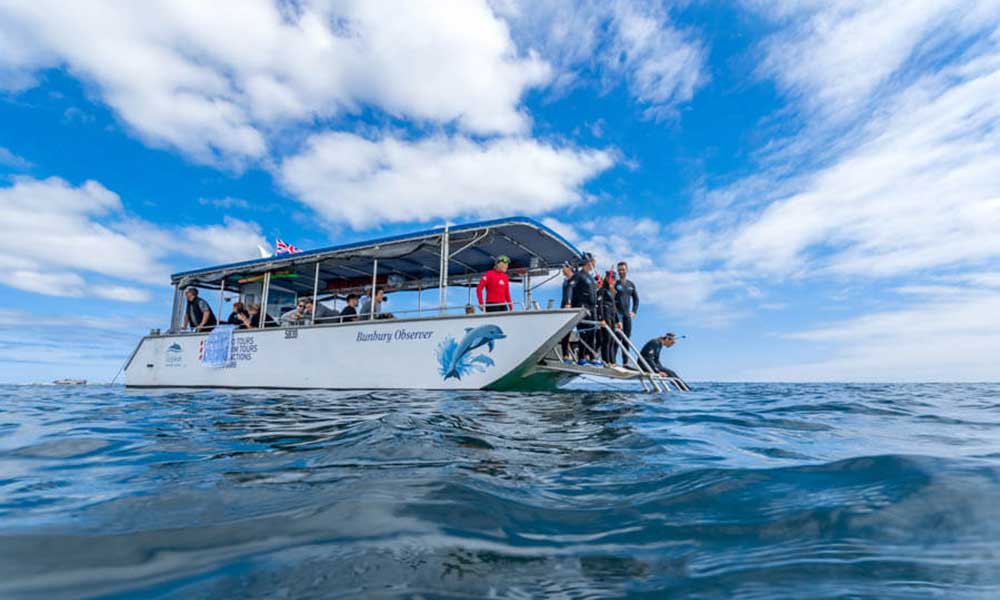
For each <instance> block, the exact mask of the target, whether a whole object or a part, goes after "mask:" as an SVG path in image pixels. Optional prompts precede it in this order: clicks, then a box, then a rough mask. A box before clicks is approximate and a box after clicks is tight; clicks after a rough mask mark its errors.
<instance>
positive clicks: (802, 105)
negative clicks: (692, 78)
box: [667, 3, 1000, 380]
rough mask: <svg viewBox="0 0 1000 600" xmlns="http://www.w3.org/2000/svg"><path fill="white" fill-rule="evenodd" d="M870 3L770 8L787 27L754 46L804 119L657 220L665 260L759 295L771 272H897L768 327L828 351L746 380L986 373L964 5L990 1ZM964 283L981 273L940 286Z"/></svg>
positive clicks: (991, 194) (985, 56) (985, 78)
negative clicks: (818, 313) (831, 318)
mask: <svg viewBox="0 0 1000 600" xmlns="http://www.w3.org/2000/svg"><path fill="white" fill-rule="evenodd" d="M940 4H942V5H945V9H946V10H948V5H947V3H940ZM776 6H779V7H785V6H787V4H779V5H776ZM803 6H805V8H803ZM831 6H832V5H831ZM885 6H887V5H885V4H868V3H864V4H861V3H847V4H838V5H836V7H835V8H829V7H828V5H827V4H821V3H816V4H811V3H797V4H795V5H794V7H792V8H789V9H788V11H787V12H786V13H783V14H782V15H781V17H782V18H787V19H790V20H791V24H790V25H788V29H786V30H784V31H782V32H779V33H777V34H775V36H774V37H772V38H771V39H770V40H769V41H768V42H767V43H766V44H765V46H766V49H767V53H768V56H769V57H771V58H770V62H769V63H768V65H767V69H768V72H769V73H770V75H771V76H773V77H774V78H776V79H777V80H778V82H779V85H781V86H784V89H785V90H786V91H788V92H791V93H790V97H791V99H792V104H791V106H792V107H795V108H798V109H800V114H801V115H802V116H803V118H804V120H805V121H804V122H805V125H804V127H802V128H800V129H799V130H798V131H797V132H796V133H795V134H794V135H793V136H792V137H790V138H789V139H786V140H781V141H780V142H779V143H778V144H777V145H779V146H784V147H785V148H786V149H789V148H790V149H792V151H787V152H784V153H783V155H782V160H781V161H780V162H779V161H775V160H773V156H771V155H768V154H767V152H769V149H768V148H765V150H764V153H765V154H764V159H763V167H762V169H761V170H760V171H758V172H757V173H755V174H753V175H752V176H750V177H747V178H745V179H742V180H738V181H736V182H735V183H733V184H731V185H729V186H727V187H725V188H721V189H716V190H710V191H708V192H707V193H706V194H704V195H703V196H700V197H698V198H697V202H696V209H695V212H694V214H693V215H692V216H691V218H689V219H684V220H681V221H680V222H678V223H675V224H674V225H672V226H671V227H670V230H671V232H672V234H673V235H672V236H671V237H672V241H671V243H670V244H669V247H668V250H667V254H668V255H669V256H671V257H673V258H675V259H676V261H677V262H676V263H675V264H678V265H683V266H684V267H686V268H687V269H689V270H702V271H708V272H712V273H724V274H729V275H734V276H736V277H737V278H738V281H739V282H740V285H742V286H757V287H759V288H760V289H761V290H763V292H764V293H765V294H767V293H768V292H769V291H771V290H773V289H774V288H776V287H777V286H780V285H781V284H782V283H783V282H784V281H785V280H786V279H792V280H794V281H800V282H808V283H810V284H813V283H815V284H817V285H821V284H825V285H830V284H833V285H838V284H840V285H845V284H846V285H850V284H851V283H852V282H856V281H858V280H862V281H864V282H877V281H890V282H893V283H894V284H898V282H900V281H906V282H908V284H907V285H905V286H903V287H902V288H901V289H899V290H898V291H899V294H900V295H901V296H905V297H904V298H902V299H901V300H899V301H898V307H897V308H893V309H884V308H883V309H880V310H878V311H874V312H870V313H867V314H865V313H862V314H858V315H856V316H854V317H852V318H851V319H847V320H843V321H838V322H834V323H831V324H828V325H827V326H824V327H819V328H811V329H808V330H804V331H800V332H797V333H793V334H789V335H787V336H785V337H784V338H783V339H786V340H789V341H795V342H799V343H809V344H813V345H818V346H819V347H821V348H824V349H825V350H826V351H827V352H828V353H829V355H830V358H828V359H824V360H820V361H815V362H811V363H809V364H802V365H791V366H787V367H781V368H777V369H771V370H767V371H759V372H754V373H749V374H748V376H750V377H753V378H757V377H763V378H768V379H810V380H815V379H826V380H844V379H855V380H908V379H919V380H928V379H931V380H932V379H951V378H959V379H995V378H996V370H995V365H994V364H993V363H994V362H995V360H993V359H992V357H994V356H996V355H997V352H998V350H1000V348H998V347H997V346H996V342H995V340H996V339H1000V337H998V335H997V334H998V326H1000V325H998V323H997V322H996V319H995V318H994V317H993V315H996V314H998V313H997V310H996V309H997V306H996V293H997V292H996V290H995V289H987V288H985V287H982V286H983V285H984V283H983V282H985V281H987V280H988V278H989V277H990V276H991V275H990V274H991V273H993V274H995V265H996V264H997V263H998V261H1000V235H997V232H998V231H1000V179H997V177H996V176H995V173H997V172H1000V135H998V132H1000V105H998V104H997V103H996V102H995V101H994V99H995V98H996V97H997V95H998V94H1000V30H998V29H997V26H996V23H997V19H996V18H992V19H987V20H985V21H977V20H975V19H972V15H973V13H975V14H977V15H980V16H982V15H983V14H985V13H984V11H987V9H988V7H990V6H991V7H993V9H996V7H997V5H996V4H995V3H993V4H990V5H987V4H982V3H969V4H963V5H962V6H960V7H958V6H952V7H951V11H950V12H948V13H947V14H945V15H942V14H939V13H938V12H937V11H938V10H939V8H938V4H934V3H905V4H899V5H891V7H890V9H886V8H885ZM892 8H895V9H897V10H898V11H899V12H900V14H898V15H895V14H893V15H892V16H891V17H890V16H888V15H887V14H885V13H884V12H883V11H885V10H889V11H890V12H891V9H892ZM803 11H804V12H805V15H806V16H804V17H803ZM897 17H898V18H897ZM803 18H804V19H805V21H804V22H800V21H796V19H803ZM796 23H798V24H796ZM883 26H884V27H885V28H886V29H887V30H888V31H886V33H885V35H884V36H883V35H881V34H880V33H879V32H880V31H881V27H883ZM812 34H815V35H812ZM845 40H851V43H847V42H846V41H845ZM827 105H831V106H832V107H833V108H828V106H827ZM772 145H773V144H772ZM931 278H934V279H935V280H942V281H945V280H944V279H943V278H952V280H951V282H950V283H948V282H947V281H946V283H945V284H935V285H933V286H929V285H927V284H926V281H927V280H929V279H931ZM972 279H976V281H977V282H978V285H980V286H981V287H980V288H975V287H969V288H968V289H964V288H963V289H962V290H961V291H960V293H957V292H955V290H951V291H950V292H949V293H944V292H943V290H942V285H945V286H946V287H947V286H949V285H954V284H955V283H956V282H959V283H961V282H962V281H965V280H969V281H971V280H972ZM865 289H869V288H868V287H867V286H866V288H865ZM716 297H717V296H715V295H713V296H711V298H712V299H715V298H716ZM853 299H854V297H853V296H852V295H850V293H849V294H848V296H847V297H845V298H843V299H842V302H843V303H845V304H847V305H850V304H851V302H852V300H853ZM757 304H759V302H757Z"/></svg>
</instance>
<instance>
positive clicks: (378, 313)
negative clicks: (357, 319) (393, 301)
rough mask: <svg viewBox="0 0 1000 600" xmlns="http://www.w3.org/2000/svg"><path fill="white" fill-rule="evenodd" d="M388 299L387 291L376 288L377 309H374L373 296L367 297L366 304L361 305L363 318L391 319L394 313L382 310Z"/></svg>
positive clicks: (365, 319)
mask: <svg viewBox="0 0 1000 600" xmlns="http://www.w3.org/2000/svg"><path fill="white" fill-rule="evenodd" d="M388 301H389V299H388V298H386V297H385V292H384V291H383V290H382V289H377V290H375V309H374V310H372V298H371V297H370V296H369V297H368V298H365V302H364V304H362V305H361V320H362V321H367V320H369V319H371V318H372V317H374V318H376V319H391V318H392V313H387V312H382V303H383V302H388Z"/></svg>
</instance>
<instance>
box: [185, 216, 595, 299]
mask: <svg viewBox="0 0 1000 600" xmlns="http://www.w3.org/2000/svg"><path fill="white" fill-rule="evenodd" d="M445 255H447V256H448V260H447V262H445V260H444V256H445ZM501 255H506V256H507V257H509V258H510V260H511V265H510V270H509V274H510V277H511V279H512V280H515V281H517V280H520V279H521V278H523V277H524V276H526V275H527V276H529V277H530V275H532V274H539V273H547V272H549V271H551V270H553V269H557V268H559V267H560V266H561V265H562V264H563V263H564V262H570V263H574V264H575V263H577V262H579V259H580V251H579V250H577V249H576V248H575V247H574V246H573V244H571V243H569V242H568V241H566V239H564V238H563V237H562V236H560V235H559V234H558V233H556V232H555V231H553V230H552V229H550V228H548V227H546V226H545V225H542V224H541V223H539V222H538V221H536V220H534V219H531V218H528V217H511V218H507V219H497V220H492V221H482V222H478V223H468V224H464V225H456V226H449V227H438V228H435V229H429V230H426V231H418V232H414V233H409V234H404V235H397V236H392V237H386V238H382V239H376V240H370V241H363V242H357V243H352V244H344V245H340V246H331V247H328V248H320V249H317V250H309V251H306V252H300V253H297V254H284V255H279V256H273V257H270V258H261V259H256V260H248V261H243V262H238V263H233V264H228V265H221V266H217V267H211V268H206V269H197V270H194V271H186V272H183V273H177V274H174V275H173V276H172V277H171V283H173V284H174V285H176V286H181V287H183V286H187V285H195V286H199V287H208V288H219V287H224V288H225V289H227V290H228V289H233V288H234V287H236V286H238V285H241V284H244V283H248V282H252V281H257V280H260V279H262V278H263V276H264V274H266V273H270V274H271V278H272V279H274V278H280V279H282V285H283V286H286V287H291V288H295V289H299V288H301V291H306V290H313V289H316V290H317V291H319V292H320V293H322V292H339V291H346V290H351V289H357V288H363V287H365V286H366V285H370V284H371V283H372V281H373V276H375V277H377V283H378V285H385V286H386V287H388V288H391V289H397V290H402V289H427V288H430V287H438V286H439V285H440V286H445V285H459V286H469V285H476V283H477V282H478V278H479V274H481V273H483V272H484V271H487V270H489V269H490V268H492V267H493V266H494V264H495V263H496V259H497V257H499V256H501ZM314 280H315V281H314Z"/></svg>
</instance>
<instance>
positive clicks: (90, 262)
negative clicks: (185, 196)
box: [0, 177, 266, 302]
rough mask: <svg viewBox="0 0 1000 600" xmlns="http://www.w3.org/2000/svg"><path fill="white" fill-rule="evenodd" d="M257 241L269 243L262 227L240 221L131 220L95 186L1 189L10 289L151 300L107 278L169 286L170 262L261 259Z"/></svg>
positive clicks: (1, 256) (23, 183) (31, 182)
mask: <svg viewBox="0 0 1000 600" xmlns="http://www.w3.org/2000/svg"><path fill="white" fill-rule="evenodd" d="M257 244H266V241H265V240H264V238H263V236H261V234H260V228H259V227H258V226H257V225H256V224H253V223H247V222H244V221H239V220H236V219H226V221H225V224H224V225H204V226H191V227H181V228H173V229H169V228H160V227H156V226H154V225H152V224H149V223H146V222H144V221H137V220H128V219H127V218H126V217H125V213H124V209H123V207H122V203H121V200H120V198H119V197H118V195H117V194H115V193H114V192H111V191H110V190H108V189H107V188H105V187H104V186H102V185H101V184H100V183H97V182H95V181H87V182H85V183H83V184H82V185H80V186H76V187H74V186H73V185H71V184H69V183H67V182H66V181H64V180H62V179H59V178H55V177H52V178H49V179H44V180H38V179H31V178H26V177H21V178H16V179H14V180H13V182H12V183H11V185H9V186H7V187H0V267H2V268H4V269H7V270H9V277H7V278H5V279H4V284H5V285H8V286H11V287H14V288H18V289H21V290H25V291H30V292H34V293H39V294H46V295H52V296H68V297H80V296H84V295H96V296H99V297H104V298H109V299H113V300H119V301H125V302H145V301H147V300H148V299H149V298H150V294H149V292H148V291H146V290H143V289H140V288H136V287H133V286H125V285H121V284H118V283H112V282H108V281H106V280H107V279H108V278H113V279H118V280H123V281H126V282H132V283H139V284H164V283H165V282H166V281H167V275H168V270H169V269H168V267H167V266H166V265H165V264H164V260H165V259H166V258H168V257H171V256H177V255H184V256H194V257H198V258H200V259H203V260H205V261H206V262H209V261H214V262H231V261H236V260H242V259H247V258H253V257H256V256H257V250H256V248H257ZM84 275H87V276H90V277H93V276H97V277H98V280H93V279H91V280H87V279H85V277H84Z"/></svg>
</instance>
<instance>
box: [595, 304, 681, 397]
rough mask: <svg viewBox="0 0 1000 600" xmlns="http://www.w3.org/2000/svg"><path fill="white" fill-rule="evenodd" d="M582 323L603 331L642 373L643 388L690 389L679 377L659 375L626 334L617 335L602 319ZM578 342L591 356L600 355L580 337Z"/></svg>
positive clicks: (655, 390) (659, 389)
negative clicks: (671, 387)
mask: <svg viewBox="0 0 1000 600" xmlns="http://www.w3.org/2000/svg"><path fill="white" fill-rule="evenodd" d="M580 323H582V324H583V325H589V326H590V327H591V328H593V329H597V330H599V331H603V332H604V333H605V335H607V336H608V337H609V338H610V339H611V340H612V341H614V343H615V345H616V346H617V347H618V349H619V350H621V352H622V356H624V357H625V359H626V361H627V362H630V363H632V365H633V366H634V367H635V369H636V370H637V371H639V372H640V373H642V378H641V381H642V385H643V387H644V388H645V387H646V386H647V385H648V386H649V387H650V388H652V389H651V390H650V391H654V392H667V391H670V386H673V387H674V388H676V389H677V391H681V392H689V391H691V388H690V386H688V384H687V382H685V381H684V380H683V379H681V378H680V377H668V376H666V375H661V374H660V373H659V372H657V371H656V370H655V369H653V367H652V366H651V365H650V364H649V362H647V361H646V358H645V357H644V356H643V355H642V352H641V351H640V350H639V348H638V347H636V345H635V344H634V343H632V340H631V339H629V337H628V336H625V335H618V333H617V332H616V331H615V330H613V329H611V327H609V326H608V324H607V323H605V322H603V321H592V320H589V319H584V320H582V321H580ZM580 343H581V344H583V345H584V346H585V347H586V348H587V350H588V351H589V352H590V353H591V354H592V355H593V356H595V357H596V356H600V353H599V352H597V351H596V350H595V349H594V348H591V347H590V345H589V344H587V343H586V342H585V341H584V340H583V339H582V338H581V339H580Z"/></svg>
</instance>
